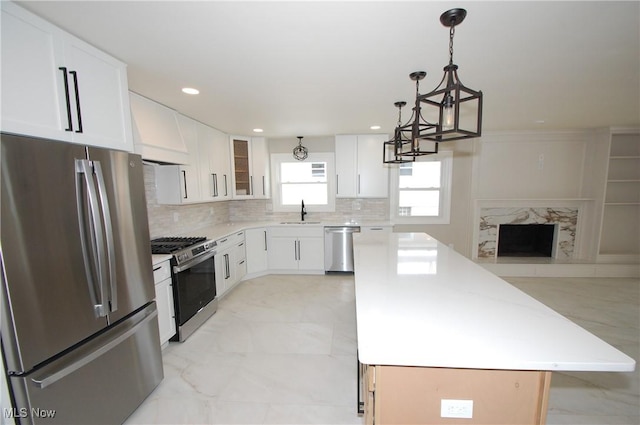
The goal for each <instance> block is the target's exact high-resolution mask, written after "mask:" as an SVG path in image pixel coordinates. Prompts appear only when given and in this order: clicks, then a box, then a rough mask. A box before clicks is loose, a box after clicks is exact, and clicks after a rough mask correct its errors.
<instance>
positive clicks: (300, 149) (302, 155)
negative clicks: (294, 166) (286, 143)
mask: <svg viewBox="0 0 640 425" xmlns="http://www.w3.org/2000/svg"><path fill="white" fill-rule="evenodd" d="M297 137H298V146H296V147H295V148H293V157H294V158H295V159H297V160H298V161H304V160H305V159H307V157H308V156H309V150H308V149H307V148H305V147H304V146H302V138H303V137H304V136H297Z"/></svg>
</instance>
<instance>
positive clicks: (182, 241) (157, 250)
mask: <svg viewBox="0 0 640 425" xmlns="http://www.w3.org/2000/svg"><path fill="white" fill-rule="evenodd" d="M206 240H207V238H205V237H192V238H183V237H173V236H169V237H162V238H157V239H152V240H151V253H152V254H171V253H173V252H175V251H180V250H181V249H184V248H188V247H190V246H192V245H196V244H198V243H200V242H204V241H206Z"/></svg>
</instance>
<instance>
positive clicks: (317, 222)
mask: <svg viewBox="0 0 640 425" xmlns="http://www.w3.org/2000/svg"><path fill="white" fill-rule="evenodd" d="M280 224H320V222H319V221H281V222H280Z"/></svg>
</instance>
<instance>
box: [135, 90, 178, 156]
mask: <svg viewBox="0 0 640 425" xmlns="http://www.w3.org/2000/svg"><path fill="white" fill-rule="evenodd" d="M129 97H130V100H131V113H132V115H133V140H134V146H135V151H136V153H138V154H140V155H142V158H144V159H147V160H150V161H158V162H167V163H171V164H188V163H189V151H188V149H187V145H186V143H185V141H184V140H183V138H182V133H180V129H179V128H178V115H179V114H178V113H177V112H176V111H174V110H173V109H170V108H167V107H166V106H164V105H161V104H159V103H157V102H154V101H153V100H150V99H147V98H146V97H142V96H140V95H138V94H136V93H133V92H131V93H129Z"/></svg>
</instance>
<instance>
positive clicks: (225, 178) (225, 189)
mask: <svg viewBox="0 0 640 425" xmlns="http://www.w3.org/2000/svg"><path fill="white" fill-rule="evenodd" d="M223 176H224V196H229V190H228V189H227V175H226V174H223Z"/></svg>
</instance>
